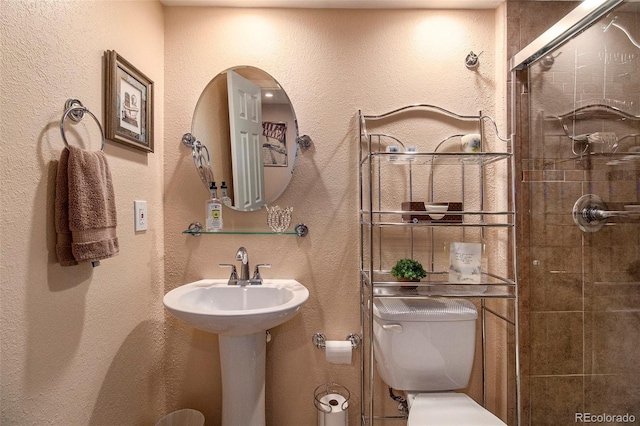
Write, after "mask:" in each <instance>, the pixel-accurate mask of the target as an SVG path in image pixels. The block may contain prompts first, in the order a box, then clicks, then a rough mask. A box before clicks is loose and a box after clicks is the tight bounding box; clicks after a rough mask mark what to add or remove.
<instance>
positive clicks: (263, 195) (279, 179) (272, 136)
mask: <svg viewBox="0 0 640 426" xmlns="http://www.w3.org/2000/svg"><path fill="white" fill-rule="evenodd" d="M191 130H192V134H193V135H194V137H196V138H197V139H198V140H199V141H200V142H201V143H202V145H203V146H204V147H206V149H207V151H208V153H209V157H210V159H211V160H210V161H211V173H199V174H200V177H201V180H202V181H203V184H204V185H205V187H206V188H207V189H208V188H209V180H213V181H215V182H216V185H217V186H218V187H220V186H221V185H222V182H225V184H226V186H227V188H228V196H229V198H230V199H231V205H230V207H231V208H233V209H235V210H238V211H253V210H258V209H260V208H261V207H262V206H263V205H265V204H271V203H273V202H274V201H275V200H276V199H277V198H278V197H279V196H280V195H281V194H282V192H284V190H285V189H286V187H287V185H288V184H289V181H290V180H291V175H292V173H293V168H294V163H295V158H296V153H297V151H296V150H297V143H296V141H297V138H298V125H297V120H296V116H295V112H294V110H293V106H292V105H291V102H290V100H289V97H288V96H287V94H286V93H285V91H284V89H283V88H282V87H281V86H280V84H279V83H278V82H277V81H276V80H275V79H274V78H273V77H271V76H270V75H269V74H268V73H266V72H265V71H262V70H261V69H258V68H255V67H250V66H242V67H234V68H230V69H228V70H225V71H223V72H222V73H220V74H218V75H217V76H216V77H215V78H214V79H213V80H211V82H210V83H209V84H208V85H207V87H206V88H205V89H204V91H203V92H202V94H201V95H200V99H199V100H198V104H197V105H196V109H195V113H194V116H193V123H192V127H191ZM211 176H213V178H211Z"/></svg>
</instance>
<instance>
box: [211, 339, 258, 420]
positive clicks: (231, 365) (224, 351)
mask: <svg viewBox="0 0 640 426" xmlns="http://www.w3.org/2000/svg"><path fill="white" fill-rule="evenodd" d="M218 343H219V347H220V368H221V377H222V426H238V425H247V426H249V425H251V426H266V421H265V408H264V382H265V369H266V360H267V357H266V354H267V339H266V335H265V332H264V331H262V332H260V333H255V334H250V335H246V336H223V335H220V336H218Z"/></svg>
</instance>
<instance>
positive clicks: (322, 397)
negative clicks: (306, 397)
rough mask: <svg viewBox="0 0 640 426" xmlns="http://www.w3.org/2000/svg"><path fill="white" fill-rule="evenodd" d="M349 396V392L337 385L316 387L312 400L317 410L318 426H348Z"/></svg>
mask: <svg viewBox="0 0 640 426" xmlns="http://www.w3.org/2000/svg"><path fill="white" fill-rule="evenodd" d="M350 396H351V395H350V393H349V390H348V389H347V388H345V387H344V386H342V385H339V384H337V383H325V384H323V385H320V386H318V387H317V388H316V390H315V392H314V398H313V403H314V405H315V406H316V408H317V409H318V426H348V425H349V398H350Z"/></svg>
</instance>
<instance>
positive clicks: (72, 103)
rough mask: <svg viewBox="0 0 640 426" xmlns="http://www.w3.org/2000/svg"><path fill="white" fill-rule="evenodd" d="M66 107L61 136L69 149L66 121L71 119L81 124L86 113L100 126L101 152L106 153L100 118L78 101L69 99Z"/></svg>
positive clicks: (61, 124)
mask: <svg viewBox="0 0 640 426" xmlns="http://www.w3.org/2000/svg"><path fill="white" fill-rule="evenodd" d="M64 107H65V112H64V114H63V115H62V119H61V120H60V134H61V135H62V141H63V142H64V144H65V146H66V147H67V149H69V142H68V141H67V137H66V135H65V134H64V121H65V120H66V119H67V118H69V119H70V120H72V121H75V122H76V123H78V122H80V120H82V118H83V117H84V114H85V112H86V113H87V114H89V115H90V116H91V118H93V120H94V121H95V122H96V124H97V125H98V128H99V129H100V136H101V137H102V146H101V147H100V151H104V132H103V131H102V125H101V124H100V121H99V120H98V118H97V117H96V116H95V115H93V113H92V112H91V111H89V110H88V109H87V108H85V106H84V105H82V102H80V101H79V100H77V99H67V102H65V104H64Z"/></svg>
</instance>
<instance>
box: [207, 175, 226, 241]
mask: <svg viewBox="0 0 640 426" xmlns="http://www.w3.org/2000/svg"><path fill="white" fill-rule="evenodd" d="M209 190H210V191H211V198H210V199H209V200H207V203H206V215H207V216H206V220H205V231H206V232H216V231H222V202H221V201H220V199H218V188H217V187H216V183H215V182H211V186H210V187H209Z"/></svg>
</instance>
